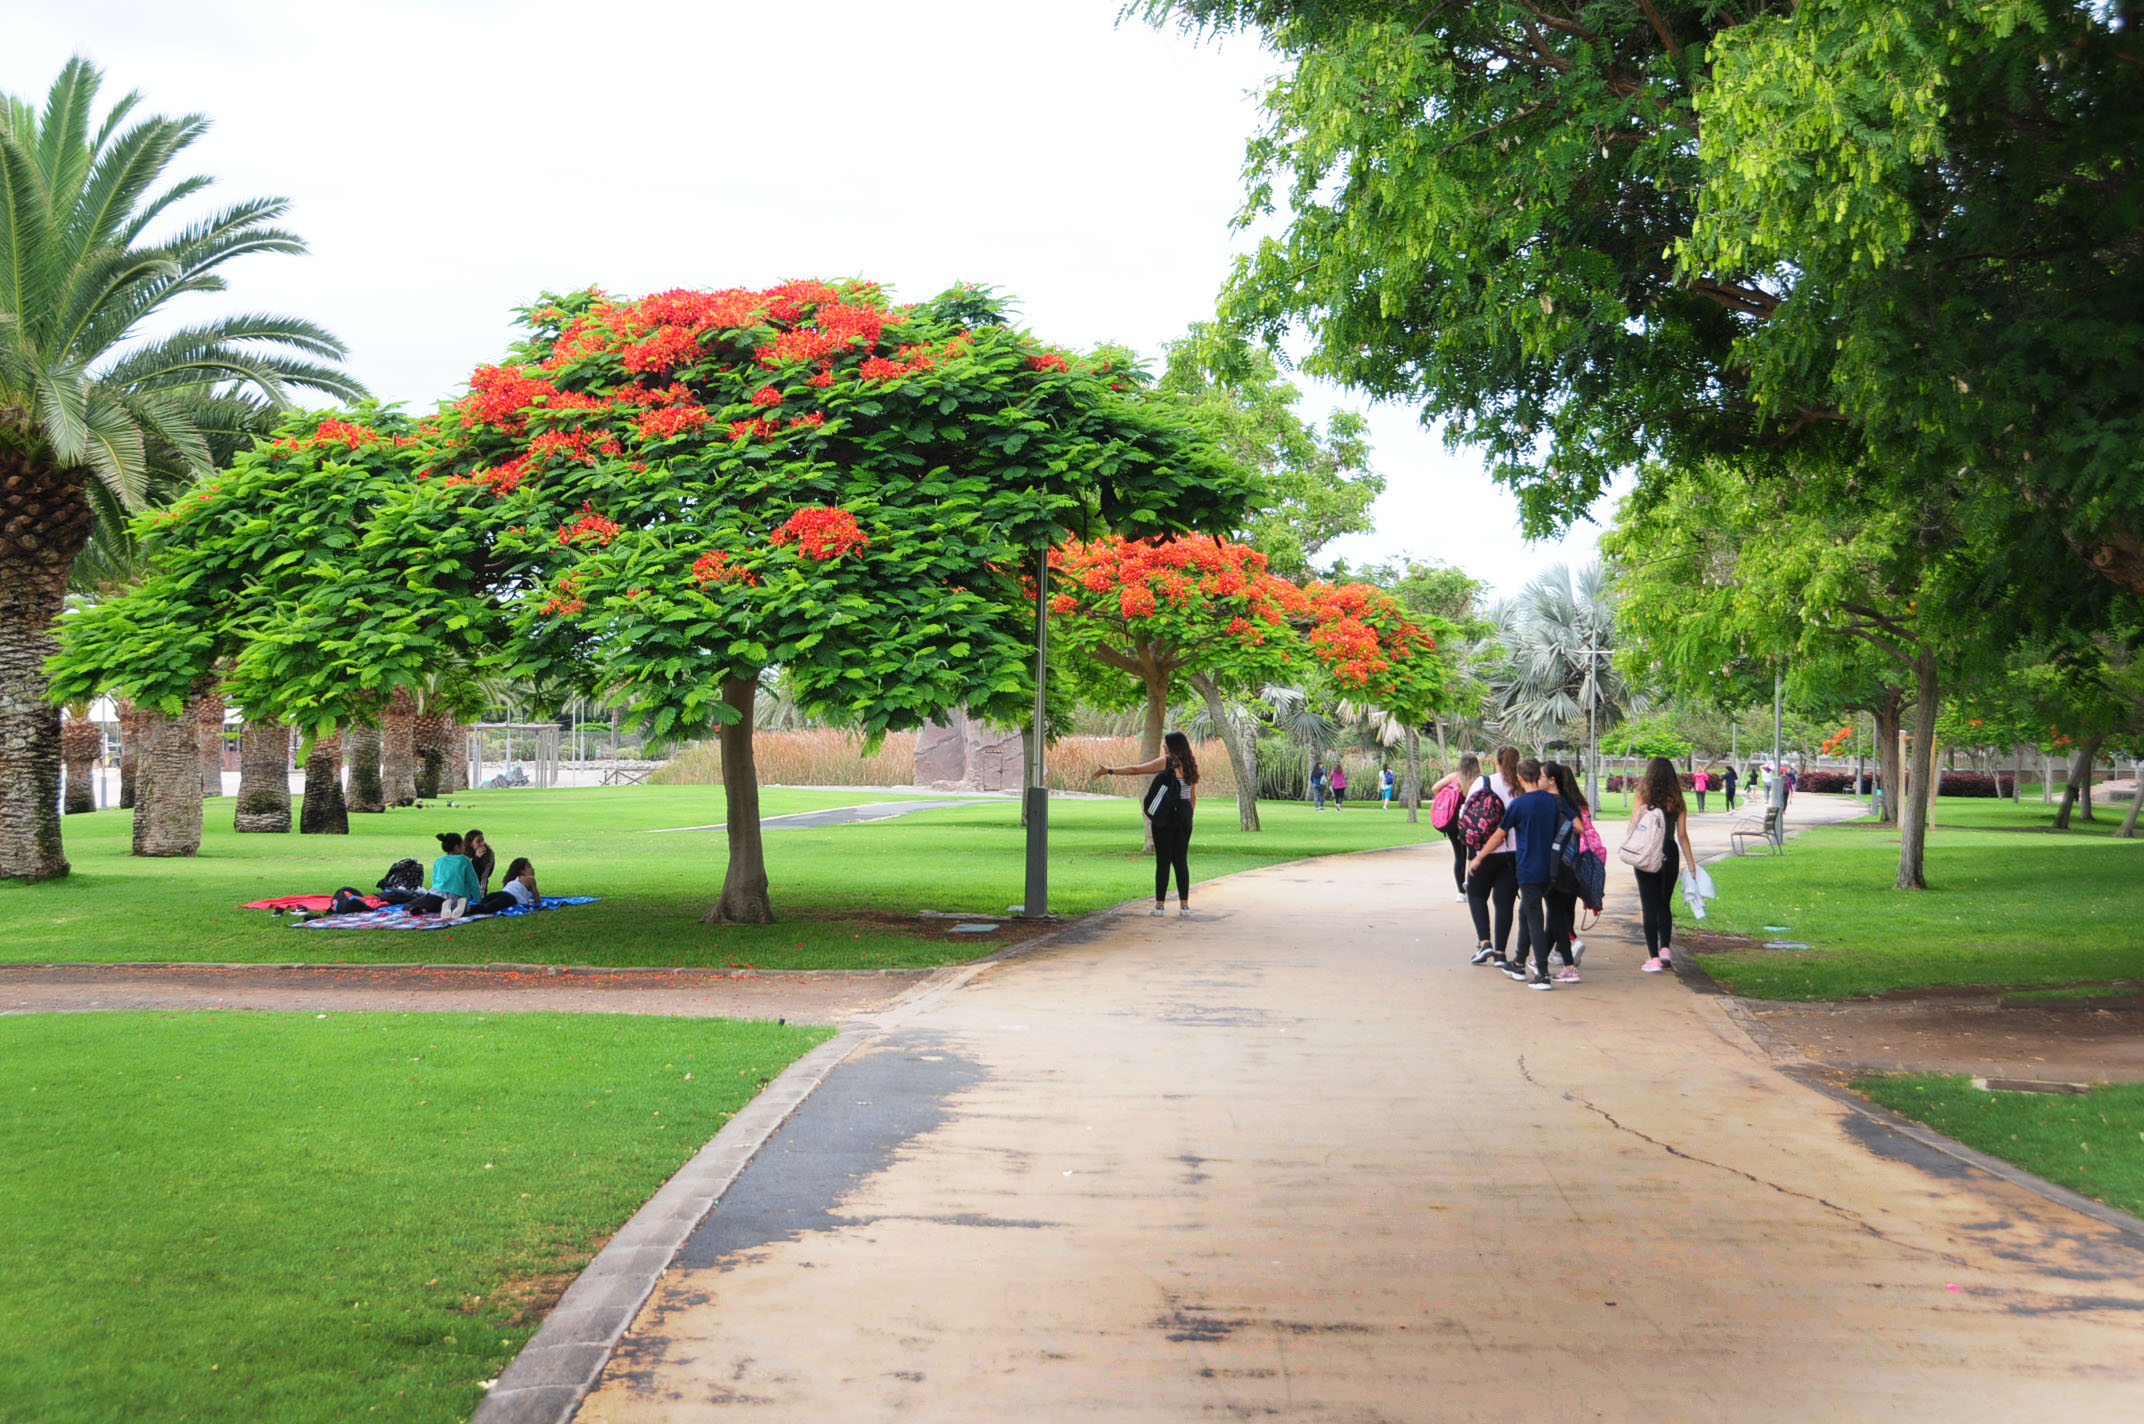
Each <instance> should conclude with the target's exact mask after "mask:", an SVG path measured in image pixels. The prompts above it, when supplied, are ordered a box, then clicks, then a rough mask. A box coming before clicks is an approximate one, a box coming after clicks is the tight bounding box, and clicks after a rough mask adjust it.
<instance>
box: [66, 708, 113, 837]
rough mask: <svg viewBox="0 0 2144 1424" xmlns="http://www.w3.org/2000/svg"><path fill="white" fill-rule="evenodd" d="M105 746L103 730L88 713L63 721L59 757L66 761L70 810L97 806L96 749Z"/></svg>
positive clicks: (75, 812)
mask: <svg viewBox="0 0 2144 1424" xmlns="http://www.w3.org/2000/svg"><path fill="white" fill-rule="evenodd" d="M103 750H104V730H103V729H102V728H100V727H99V726H98V725H97V724H96V723H95V722H92V721H90V720H89V718H88V717H86V716H82V717H68V718H66V719H65V720H63V721H62V722H61V723H60V759H61V760H62V761H64V762H65V763H66V764H67V814H68V815H70V816H79V815H81V814H82V813H83V812H84V811H94V810H96V809H97V753H98V752H101V751H103Z"/></svg>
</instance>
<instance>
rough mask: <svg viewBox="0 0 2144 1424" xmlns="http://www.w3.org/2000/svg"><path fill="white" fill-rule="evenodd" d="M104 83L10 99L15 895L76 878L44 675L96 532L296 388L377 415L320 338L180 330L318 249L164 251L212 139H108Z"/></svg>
mask: <svg viewBox="0 0 2144 1424" xmlns="http://www.w3.org/2000/svg"><path fill="white" fill-rule="evenodd" d="M99 82H100V76H99V75H98V73H97V71H96V70H95V69H93V68H91V67H90V65H89V63H88V62H87V61H85V60H82V59H73V60H70V61H68V63H67V66H66V67H65V68H64V69H62V70H61V71H60V74H59V77H58V78H57V79H55V80H54V81H53V84H52V88H51V91H50V93H49V94H48V96H47V98H46V101H45V106H44V108H43V109H42V111H40V110H39V109H37V108H36V107H35V106H33V105H31V104H30V103H28V102H26V101H24V100H21V99H17V98H14V97H12V96H4V97H0V879H8V878H23V879H32V880H34V879H42V878H45V877H48V876H54V875H64V874H66V873H67V857H66V854H65V852H64V851H63V849H62V847H61V842H60V823H59V816H58V805H59V775H60V747H59V711H58V709H57V708H55V707H53V706H52V705H51V704H50V703H49V702H48V701H47V700H46V696H45V676H44V662H45V658H46V657H47V656H48V655H49V654H50V653H51V652H52V650H53V648H52V638H51V632H50V630H51V627H52V623H53V620H54V619H55V618H57V617H58V615H59V612H60V607H61V600H62V598H63V597H64V595H65V592H66V589H67V586H68V578H69V575H70V572H71V570H72V567H73V564H74V561H75V558H76V556H77V555H78V554H80V553H81V551H82V548H83V546H84V544H85V543H86V542H87V541H88V540H89V538H90V535H91V533H92V531H93V530H96V529H98V528H99V526H100V525H101V526H102V527H103V528H104V529H105V530H107V531H119V530H121V529H122V526H123V524H124V521H125V517H126V516H127V515H128V514H130V513H132V512H134V511H136V510H139V509H142V508H144V507H146V506H147V505H149V504H151V503H153V502H154V501H156V500H157V499H158V498H159V497H162V496H164V495H167V494H168V493H170V492H171V491H172V490H173V489H175V488H177V487H178V486H179V485H181V484H183V483H185V482H186V481H188V480H189V479H192V478H198V477H199V476H202V475H205V474H207V473H208V472H209V471H210V470H211V469H213V468H214V465H215V459H216V442H217V439H218V437H219V436H220V435H224V434H227V433H229V432H231V431H232V430H234V429H237V428H240V427H241V426H242V425H243V423H244V422H243V419H242V417H241V412H242V411H243V410H244V409H246V408H247V407H249V406H256V407H257V406H258V405H259V404H260V403H262V402H265V403H266V404H267V405H269V406H273V407H284V406H287V405H288V404H289V403H290V391H291V390H292V389H293V388H303V389H307V390H311V391H317V392H321V393H324V394H326V395H328V396H330V397H331V398H333V399H334V400H336V401H346V400H354V399H358V398H360V397H361V396H362V395H363V389H362V388H361V387H360V386H359V385H358V384H357V383H356V382H355V381H353V380H351V379H350V378H349V377H348V376H346V375H345V374H343V373H342V372H341V371H340V370H338V369H336V368H335V367H333V366H331V365H327V364H323V363H324V362H326V361H333V360H336V359H338V358H340V357H341V356H342V355H343V354H344V350H343V346H342V343H340V342H339V341H337V340H336V339H335V338H334V337H332V336H330V335H329V334H328V333H327V332H325V331H323V330H321V329H320V328H319V327H317V326H315V325H313V324H312V323H310V322H306V321H301V320H297V319H295V318H291V317H280V316H259V315H240V316H230V317H223V318H219V319H216V320H212V321H208V322H205V323H200V324H195V325H182V326H178V327H176V328H172V327H170V326H169V325H168V322H169V319H170V315H171V310H172V305H173V303H174V302H175V301H177V299H179V298H181V297H183V296H186V295H187V294H190V293H195V292H220V291H222V290H224V279H223V276H222V274H221V272H220V270H219V269H220V268H221V267H222V266H223V265H224V264H225V263H226V262H229V261H231V260H232V259H233V258H236V257H242V256H245V255H247V254H249V253H255V252H290V253H297V252H303V251H304V250H305V246H304V244H303V243H302V242H300V241H299V240H298V239H297V237H295V236H294V235H292V234H291V233H289V232H286V231H284V230H283V229H281V228H278V227H276V226H274V223H275V222H276V220H277V219H279V218H280V217H282V215H283V213H284V211H285V209H286V207H287V206H288V205H287V204H286V203H285V201H284V200H283V199H280V198H255V199H251V200H248V201H246V202H242V203H238V204H235V205H233V206H231V207H228V208H223V209H220V210H218V211H214V212H211V213H209V214H208V215H207V216H205V217H203V218H201V219H199V220H197V221H194V222H191V223H187V224H185V225H183V226H179V227H178V228H177V229H176V230H175V231H170V232H167V233H165V234H164V235H162V236H158V237H151V236H149V235H148V234H149V230H150V229H151V228H152V227H155V226H157V225H158V224H159V223H160V221H162V220H164V219H165V218H166V217H167V216H168V215H169V214H171V213H172V211H173V209H174V208H175V207H177V205H179V204H180V203H182V202H184V201H185V200H186V199H188V198H190V197H192V196H193V195H195V194H196V193H199V192H200V191H201V190H202V189H203V188H205V187H206V186H207V185H208V182H209V180H208V179H207V178H206V177H202V176H198V175H197V176H190V177H184V178H179V179H177V180H175V181H173V180H171V179H170V178H169V177H168V176H167V175H168V172H169V169H170V167H171V165H172V163H173V162H174V160H176V159H177V157H178V156H179V154H180V153H181V152H182V151H183V150H184V149H186V148H187V147H188V146H189V145H191V144H192V143H193V142H194V141H195V140H197V139H199V138H200V137H201V135H202V134H203V133H204V132H206V131H207V128H208V122H207V120H206V119H204V118H202V117H200V116H199V115H187V116H185V117H183V118H176V119H173V118H164V117H158V116H151V117H147V118H143V119H141V120H139V121H138V122H132V123H129V119H130V118H131V116H132V115H133V112H134V109H135V107H136V106H137V105H138V104H139V102H140V100H139V96H137V95H134V94H129V95H127V96H125V97H124V98H122V99H120V100H119V101H118V102H117V103H115V104H113V105H112V106H111V108H110V109H108V110H107V111H106V112H105V114H104V116H103V118H102V119H101V121H96V122H94V125H93V115H92V110H93V108H94V106H95V102H96V96H97V89H98V86H99ZM146 327H156V328H158V329H160V330H161V331H162V333H163V334H161V335H156V336H145V335H143V331H144V329H145V328H146ZM118 542H119V541H118V540H115V541H114V543H115V546H116V544H117V543H118Z"/></svg>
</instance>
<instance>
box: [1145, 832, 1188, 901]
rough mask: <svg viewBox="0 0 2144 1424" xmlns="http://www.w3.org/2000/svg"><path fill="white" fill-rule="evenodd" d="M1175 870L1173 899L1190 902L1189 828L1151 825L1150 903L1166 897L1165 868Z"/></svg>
mask: <svg viewBox="0 0 2144 1424" xmlns="http://www.w3.org/2000/svg"><path fill="white" fill-rule="evenodd" d="M1171 866H1174V867H1175V869H1176V901H1177V903H1178V904H1180V905H1188V904H1190V903H1191V827H1189V826H1158V825H1157V826H1155V827H1154V903H1155V904H1157V905H1159V904H1161V903H1162V902H1163V901H1165V900H1167V899H1168V898H1169V869H1170V867H1171Z"/></svg>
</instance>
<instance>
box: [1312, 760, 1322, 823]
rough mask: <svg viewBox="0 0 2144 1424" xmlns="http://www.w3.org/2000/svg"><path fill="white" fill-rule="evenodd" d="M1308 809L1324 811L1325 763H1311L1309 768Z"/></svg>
mask: <svg viewBox="0 0 2144 1424" xmlns="http://www.w3.org/2000/svg"><path fill="white" fill-rule="evenodd" d="M1310 801H1311V806H1310V809H1311V810H1313V811H1322V810H1324V809H1325V763H1324V762H1322V761H1320V762H1313V763H1311V766H1310Z"/></svg>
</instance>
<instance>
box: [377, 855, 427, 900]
mask: <svg viewBox="0 0 2144 1424" xmlns="http://www.w3.org/2000/svg"><path fill="white" fill-rule="evenodd" d="M422 889H424V867H423V866H422V865H420V864H418V863H417V862H416V861H414V860H398V861H396V862H395V863H394V864H393V865H390V866H388V867H387V873H386V874H385V875H383V876H381V877H380V898H381V899H382V900H385V901H386V902H387V903H388V904H390V905H403V904H407V903H408V902H409V901H411V900H414V899H415V898H416V897H417V892H418V891H420V890H422Z"/></svg>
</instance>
